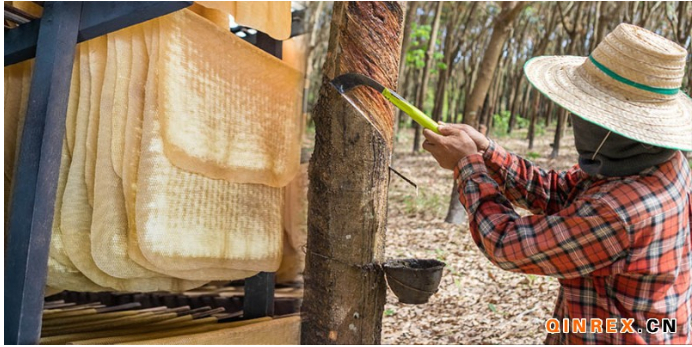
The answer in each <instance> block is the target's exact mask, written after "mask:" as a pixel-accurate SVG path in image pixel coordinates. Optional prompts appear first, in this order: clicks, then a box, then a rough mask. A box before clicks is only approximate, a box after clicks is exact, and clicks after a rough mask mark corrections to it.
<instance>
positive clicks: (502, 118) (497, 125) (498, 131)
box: [493, 111, 510, 137]
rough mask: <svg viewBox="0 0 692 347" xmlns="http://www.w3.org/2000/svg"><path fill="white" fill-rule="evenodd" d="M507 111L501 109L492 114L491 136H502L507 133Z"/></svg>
mask: <svg viewBox="0 0 692 347" xmlns="http://www.w3.org/2000/svg"><path fill="white" fill-rule="evenodd" d="M509 118H510V114H509V111H502V112H500V114H494V115H493V136H495V137H502V136H504V135H505V134H507V129H508V128H509Z"/></svg>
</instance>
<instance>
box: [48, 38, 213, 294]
mask: <svg viewBox="0 0 692 347" xmlns="http://www.w3.org/2000/svg"><path fill="white" fill-rule="evenodd" d="M99 40H101V42H97V41H99ZM106 42H107V40H106V37H100V38H97V39H94V40H91V41H88V42H87V45H82V46H81V47H80V49H79V51H78V52H79V53H78V54H79V58H80V69H79V73H80V86H81V87H80V97H79V103H80V105H79V106H78V108H77V109H78V113H77V121H76V124H75V126H76V129H75V134H76V136H75V147H74V150H73V157H72V161H71V163H70V168H69V172H68V177H67V184H66V187H65V192H64V196H63V205H62V209H61V223H60V229H61V231H62V236H63V242H64V244H65V245H68V246H67V247H65V249H66V251H67V255H68V256H69V258H70V260H71V261H72V263H73V264H74V265H75V267H76V268H77V269H79V271H80V272H81V273H83V274H84V275H85V276H86V277H87V278H89V279H90V280H92V281H93V282H94V283H96V284H97V285H100V286H103V287H110V288H113V289H115V290H121V291H156V290H169V291H182V290H186V289H189V288H194V287H197V286H200V285H202V283H203V282H188V281H180V280H175V279H172V278H166V277H153V278H131V279H126V278H117V277H113V276H111V275H109V274H107V273H106V272H104V271H103V270H101V269H100V268H99V267H98V266H97V264H96V263H95V262H94V258H93V256H92V252H91V250H92V249H91V232H92V230H91V224H92V212H93V211H92V207H91V205H90V204H89V201H88V197H87V195H88V189H87V184H86V180H85V176H86V170H85V166H86V158H87V147H89V146H87V141H97V138H96V136H94V137H90V136H89V134H88V132H87V129H88V128H89V126H88V125H89V124H88V123H89V122H94V118H97V116H94V115H93V113H94V112H96V113H100V107H99V108H96V107H91V105H92V104H96V105H100V100H98V99H96V100H94V99H92V98H94V97H96V96H97V95H98V96H99V97H100V93H97V92H93V91H92V90H91V88H92V86H97V88H101V86H102V85H103V75H104V74H103V72H99V71H97V70H94V69H93V68H92V65H91V62H92V60H95V64H94V66H97V67H101V68H103V69H104V70H105V60H106V50H105V49H104V48H105V47H106ZM99 60H103V61H104V63H101V62H99ZM92 72H94V73H92ZM86 86H89V87H88V89H86ZM96 146H97V145H96V144H91V148H96ZM106 159H107V160H108V162H110V158H106ZM120 192H122V190H120ZM75 245H79V246H75ZM112 246H113V248H111V251H114V250H116V249H117V248H116V247H117V246H120V244H117V243H114V244H112ZM122 246H123V247H126V244H124V245H122ZM129 265H130V264H128V266H129Z"/></svg>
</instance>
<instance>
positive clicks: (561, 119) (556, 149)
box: [546, 108, 567, 159]
mask: <svg viewBox="0 0 692 347" xmlns="http://www.w3.org/2000/svg"><path fill="white" fill-rule="evenodd" d="M546 114H547V113H546ZM566 118H567V111H566V110H565V109H563V108H561V109H560V110H558V112H557V126H556V127H555V138H554V139H553V151H552V152H551V153H550V158H551V159H555V158H557V156H558V155H560V141H561V140H562V135H563V133H564V132H565V124H566V123H567V122H566V121H565V119H566Z"/></svg>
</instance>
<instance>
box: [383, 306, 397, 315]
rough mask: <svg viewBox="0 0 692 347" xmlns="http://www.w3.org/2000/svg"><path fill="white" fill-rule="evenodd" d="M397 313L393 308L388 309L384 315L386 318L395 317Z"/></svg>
mask: <svg viewBox="0 0 692 347" xmlns="http://www.w3.org/2000/svg"><path fill="white" fill-rule="evenodd" d="M395 313H396V311H394V310H392V309H391V308H388V309H386V310H384V315H385V316H392V315H394V314H395Z"/></svg>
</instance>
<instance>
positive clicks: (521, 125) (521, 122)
mask: <svg viewBox="0 0 692 347" xmlns="http://www.w3.org/2000/svg"><path fill="white" fill-rule="evenodd" d="M515 117H516V120H515V122H516V123H515V126H516V128H517V129H526V128H528V127H529V124H530V123H531V121H530V120H528V119H526V118H524V117H522V116H520V115H516V116H515Z"/></svg>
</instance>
